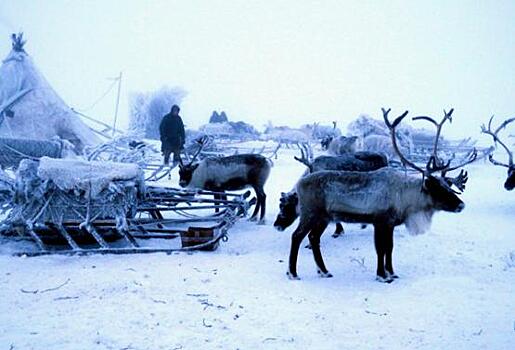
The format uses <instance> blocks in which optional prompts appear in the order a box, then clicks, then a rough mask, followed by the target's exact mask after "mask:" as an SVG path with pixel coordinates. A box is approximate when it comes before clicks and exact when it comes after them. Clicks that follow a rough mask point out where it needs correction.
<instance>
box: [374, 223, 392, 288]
mask: <svg viewBox="0 0 515 350" xmlns="http://www.w3.org/2000/svg"><path fill="white" fill-rule="evenodd" d="M385 236H386V232H385V228H384V224H374V243H375V247H376V253H377V276H376V280H377V281H379V282H384V283H391V282H392V281H393V278H391V277H389V276H388V275H387V274H386V271H385V269H384V259H385V255H386V249H385V246H386V244H385Z"/></svg>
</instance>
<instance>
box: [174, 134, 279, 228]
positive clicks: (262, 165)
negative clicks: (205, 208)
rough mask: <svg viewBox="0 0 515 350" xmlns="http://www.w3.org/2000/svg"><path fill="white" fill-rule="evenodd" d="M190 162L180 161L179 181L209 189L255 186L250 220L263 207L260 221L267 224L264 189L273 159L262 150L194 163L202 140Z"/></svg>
mask: <svg viewBox="0 0 515 350" xmlns="http://www.w3.org/2000/svg"><path fill="white" fill-rule="evenodd" d="M199 143H200V147H199V149H198V150H197V152H196V153H195V155H194V156H193V157H192V159H191V160H190V162H189V163H188V164H183V163H182V161H181V163H180V164H179V185H180V186H181V187H190V188H199V189H204V190H209V191H217V192H224V191H233V190H242V189H244V188H247V187H252V188H253V189H254V191H255V192H256V197H257V203H256V206H255V208H254V212H253V214H252V216H251V218H250V219H251V220H256V219H257V215H258V212H259V211H261V216H260V218H259V223H260V224H264V217H265V211H266V194H265V191H264V189H263V187H264V185H265V183H266V180H267V179H268V176H269V174H270V169H271V167H272V162H271V161H270V160H269V159H268V158H266V157H264V156H262V155H260V154H236V155H232V156H227V157H208V158H204V159H203V160H202V161H200V162H198V163H195V160H196V158H197V156H198V154H199V153H200V151H201V150H202V146H203V143H202V141H200V142H199Z"/></svg>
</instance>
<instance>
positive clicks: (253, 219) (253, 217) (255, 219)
mask: <svg viewBox="0 0 515 350" xmlns="http://www.w3.org/2000/svg"><path fill="white" fill-rule="evenodd" d="M249 221H252V222H253V221H257V217H255V216H252V217H251V218H250V219H249Z"/></svg>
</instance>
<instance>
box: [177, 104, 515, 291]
mask: <svg viewBox="0 0 515 350" xmlns="http://www.w3.org/2000/svg"><path fill="white" fill-rule="evenodd" d="M382 112H383V118H384V122H385V124H386V126H387V128H388V130H389V132H390V136H391V145H392V146H393V150H394V152H395V154H396V156H397V157H398V159H399V160H400V162H401V163H402V164H403V165H404V167H405V169H410V170H412V171H414V172H415V173H420V174H419V175H421V176H414V175H412V174H408V173H407V171H399V169H398V168H394V167H390V166H388V165H389V162H388V159H387V157H386V156H385V155H384V154H383V153H378V152H363V151H361V152H359V151H356V150H355V149H354V147H353V145H354V144H355V137H339V138H335V139H333V140H324V141H323V146H324V147H325V148H327V149H328V153H329V154H331V155H324V156H319V157H316V158H315V159H313V157H312V154H311V152H310V149H309V148H308V147H303V148H301V157H300V158H298V157H295V159H296V160H298V161H299V162H301V163H302V164H304V165H306V167H307V170H306V171H305V173H304V174H303V175H302V176H301V178H300V179H299V180H298V182H297V183H296V185H295V186H294V188H293V189H292V190H291V191H290V192H287V193H285V192H283V193H281V198H280V204H279V209H280V210H279V214H278V215H277V219H276V220H275V222H274V227H275V228H276V229H277V230H279V231H283V230H285V229H286V228H287V227H289V226H290V225H291V224H292V223H293V222H294V221H295V220H296V219H297V218H299V224H298V226H297V228H296V229H295V230H294V231H293V234H292V238H291V248H290V256H289V267H288V271H287V275H288V277H289V278H290V279H298V278H299V277H298V275H297V256H298V253H299V248H300V245H301V242H302V240H303V239H304V238H305V237H306V236H308V238H309V243H310V247H311V250H312V252H313V257H314V260H315V264H316V267H317V272H318V274H319V275H320V276H321V277H332V275H331V273H330V272H329V271H328V270H327V268H326V266H325V263H324V260H323V258H322V253H321V251H320V237H321V235H322V233H323V232H324V230H325V229H326V228H327V226H328V224H329V223H330V222H335V223H337V226H336V231H335V233H334V235H333V236H338V235H339V234H341V233H342V232H343V226H342V225H341V222H345V223H360V224H362V225H366V224H370V225H372V226H373V228H374V243H375V249H376V253H377V277H376V279H377V280H378V281H380V282H386V283H390V282H392V281H393V280H394V279H395V278H398V276H397V275H396V274H395V272H394V269H393V264H392V251H393V231H394V228H395V227H396V226H399V225H402V224H405V225H406V227H407V229H408V230H409V231H410V232H412V233H415V234H418V233H421V232H423V231H424V230H425V229H427V228H428V226H429V224H430V222H431V217H432V215H433V214H434V213H435V212H437V211H446V212H452V213H459V212H461V211H462V210H463V209H464V207H465V204H464V203H463V201H462V200H461V199H460V198H459V195H460V194H461V193H462V192H463V191H464V190H465V184H466V182H467V180H468V175H467V172H466V171H464V170H461V171H460V172H459V174H458V175H457V176H455V177H451V176H449V173H450V172H452V171H454V170H457V169H460V168H462V167H464V166H465V165H467V164H470V163H472V162H474V161H475V160H476V159H477V152H476V151H475V150H474V151H472V152H470V154H469V155H468V156H467V157H466V158H465V159H463V160H461V162H460V163H459V164H456V165H451V163H452V161H453V160H454V159H449V160H444V159H442V158H441V157H439V155H438V141H439V139H440V133H441V129H442V126H443V125H444V124H445V122H447V121H449V122H450V121H452V113H453V110H452V109H451V110H450V111H449V112H445V111H444V117H443V119H442V120H441V121H440V122H439V123H438V122H437V121H435V120H434V119H433V118H431V117H427V116H419V117H415V118H413V119H414V120H417V119H420V120H426V121H428V122H430V123H431V124H433V125H434V126H436V135H435V138H434V147H433V150H432V154H430V155H429V157H428V158H429V159H428V161H427V164H426V165H425V167H424V166H419V165H417V164H415V162H413V161H411V160H409V159H408V158H407V157H406V156H405V155H404V154H403V153H402V151H401V147H399V144H398V140H397V133H396V128H397V127H398V126H399V124H400V123H401V122H402V120H403V119H404V118H405V117H406V116H407V115H408V111H406V112H404V113H403V114H402V115H400V116H399V117H397V118H396V119H395V120H393V122H392V121H390V119H389V118H388V114H389V113H390V109H388V110H385V109H382ZM492 120H493V117H492V118H491V119H490V121H489V123H488V125H487V126H485V125H483V126H482V127H481V130H482V132H483V133H485V134H487V135H490V136H491V137H492V138H493V141H494V143H495V144H499V145H500V146H501V147H502V148H503V149H504V150H505V151H506V152H507V153H508V164H505V163H502V162H499V161H497V160H495V159H494V158H493V155H492V154H490V155H489V159H490V161H491V162H492V163H493V164H495V165H499V166H503V167H506V168H508V178H507V179H506V182H505V184H504V187H505V188H506V190H512V189H513V188H514V187H515V165H514V164H513V153H512V152H511V151H510V149H509V148H508V146H507V145H506V144H505V143H504V142H503V141H502V140H501V139H500V138H499V136H498V134H499V132H500V131H501V130H502V129H504V128H505V127H506V125H508V124H509V123H511V122H513V121H514V120H515V118H511V119H508V120H505V121H504V122H503V123H502V124H501V125H500V126H499V127H497V128H496V129H495V130H492ZM201 148H202V143H201V142H200V147H199V150H198V151H197V153H196V154H195V156H194V157H193V158H192V159H191V160H190V161H189V162H188V164H184V163H182V162H181V164H180V165H179V177H180V180H179V181H180V182H179V184H180V186H182V187H193V188H201V189H205V190H211V191H217V192H224V191H232V190H241V189H244V188H248V187H252V188H253V189H254V191H255V193H256V197H257V202H256V205H255V208H254V212H253V214H252V216H251V220H258V214H259V223H264V216H265V211H266V194H265V191H264V185H265V183H266V181H267V178H268V176H269V174H270V171H271V168H272V162H271V160H270V159H268V158H266V157H264V156H263V155H259V154H237V155H231V156H227V157H212V158H206V159H204V160H202V161H200V162H196V161H195V159H196V158H197V156H198V154H199V152H200V150H201Z"/></svg>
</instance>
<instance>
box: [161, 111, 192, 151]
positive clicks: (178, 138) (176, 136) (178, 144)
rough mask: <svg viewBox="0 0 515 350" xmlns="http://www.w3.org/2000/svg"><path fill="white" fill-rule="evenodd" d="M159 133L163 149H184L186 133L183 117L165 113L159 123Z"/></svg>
mask: <svg viewBox="0 0 515 350" xmlns="http://www.w3.org/2000/svg"><path fill="white" fill-rule="evenodd" d="M159 135H160V137H161V149H162V150H163V151H164V150H176V149H182V147H183V145H184V142H185V140H186V135H185V132H184V124H183V123H182V119H181V117H180V116H178V115H176V116H173V115H172V114H170V113H168V114H167V115H165V116H164V117H163V120H161V124H160V125H159Z"/></svg>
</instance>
